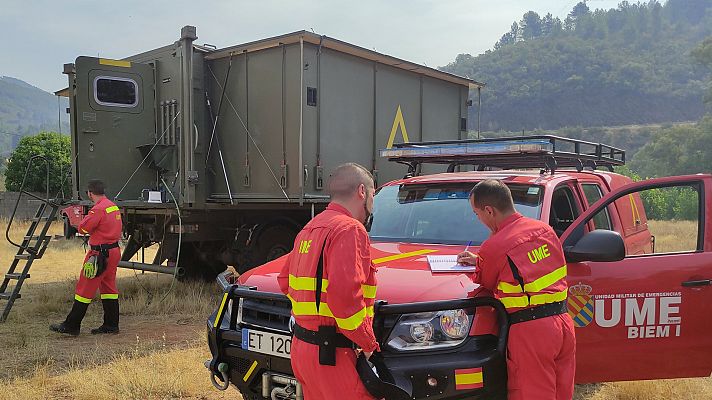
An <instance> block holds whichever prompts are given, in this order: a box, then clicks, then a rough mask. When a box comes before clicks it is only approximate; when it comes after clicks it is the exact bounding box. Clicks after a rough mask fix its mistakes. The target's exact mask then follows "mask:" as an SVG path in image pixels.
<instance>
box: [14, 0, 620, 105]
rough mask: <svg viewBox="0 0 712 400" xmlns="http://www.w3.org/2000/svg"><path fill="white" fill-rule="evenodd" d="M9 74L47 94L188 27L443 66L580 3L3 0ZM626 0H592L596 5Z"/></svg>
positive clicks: (208, 39)
mask: <svg viewBox="0 0 712 400" xmlns="http://www.w3.org/2000/svg"><path fill="white" fill-rule="evenodd" d="M0 1H1V2H2V6H1V7H0V37H2V38H3V40H2V43H1V44H0V49H1V50H2V51H0V76H3V75H5V76H11V77H14V78H18V79H22V80H24V81H26V82H27V83H30V84H32V85H35V86H37V87H39V88H41V89H43V90H46V91H50V92H53V91H56V90H58V89H62V88H64V87H66V86H67V81H66V79H67V78H66V76H64V75H62V65H63V64H65V63H70V62H74V59H75V58H76V57H77V56H80V55H85V56H100V57H105V58H116V59H120V58H124V57H127V56H130V55H132V54H136V53H139V52H143V51H147V50H150V49H153V48H157V47H160V46H164V45H167V44H170V43H173V42H174V41H176V40H177V39H178V38H179V37H180V29H181V27H182V26H184V25H194V26H196V27H197V33H198V40H197V41H196V43H198V44H204V43H208V44H212V45H215V46H217V47H218V48H221V47H228V46H233V45H236V44H240V43H246V42H250V41H253V40H259V39H264V38H267V37H271V36H277V35H281V34H284V33H288V32H294V31H298V30H303V29H304V30H313V31H314V32H315V33H317V34H320V35H327V36H330V37H333V38H336V39H339V40H343V41H346V42H350V43H353V44H355V45H358V46H362V47H365V48H369V49H375V50H376V51H378V52H381V53H385V54H388V55H392V56H395V57H399V58H403V59H406V60H408V61H412V62H416V63H419V64H425V65H427V66H430V67H439V66H443V65H446V64H448V63H449V62H451V61H453V60H454V59H455V57H456V56H457V55H458V54H461V53H469V54H472V55H477V54H480V53H482V52H484V51H486V50H488V49H491V48H492V46H493V45H494V43H495V42H496V41H497V40H499V38H500V37H501V36H502V34H504V33H505V32H507V31H508V30H509V28H510V26H511V25H512V22H514V21H515V20H516V21H518V20H520V19H521V17H522V15H523V14H524V13H525V12H527V11H530V10H531V11H536V12H537V13H539V15H541V16H544V15H545V14H546V13H549V12H550V13H552V14H553V15H555V16H558V17H560V18H561V19H562V20H563V19H564V18H565V17H566V14H568V12H569V11H570V10H571V9H572V8H573V6H574V5H575V4H576V3H577V2H578V0H381V1H377V0H358V1H354V0H351V1H341V0H329V1H327V0H300V1H294V0H292V1H289V0H282V1H278V0H260V1H254V0H202V1H195V0H193V1H186V0H123V1H107V0H92V1H89V0H65V1H57V0H0ZM619 2H620V0H588V1H587V4H588V6H589V7H590V8H591V9H596V8H605V9H608V8H614V7H616V5H617V4H618V3H619Z"/></svg>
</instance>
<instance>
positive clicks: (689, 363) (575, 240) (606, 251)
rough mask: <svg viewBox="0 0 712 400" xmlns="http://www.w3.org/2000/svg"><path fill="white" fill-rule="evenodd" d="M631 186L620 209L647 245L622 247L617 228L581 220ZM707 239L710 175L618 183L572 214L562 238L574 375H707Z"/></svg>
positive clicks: (711, 300)
mask: <svg viewBox="0 0 712 400" xmlns="http://www.w3.org/2000/svg"><path fill="white" fill-rule="evenodd" d="M636 193H637V194H639V195H640V198H641V199H642V203H637V202H636V204H638V205H633V207H632V208H631V209H629V210H627V212H631V213H633V220H635V221H637V222H636V223H637V224H639V225H640V226H639V227H638V228H639V229H641V230H649V231H650V233H651V234H652V235H653V236H652V240H653V243H652V244H653V252H652V254H639V255H635V254H627V253H631V251H630V250H628V251H627V252H626V250H625V248H626V247H627V246H624V243H623V239H622V238H621V236H620V234H619V233H618V232H614V231H605V230H595V231H589V230H588V229H586V224H587V223H588V222H589V221H590V220H591V219H594V218H600V214H599V213H605V212H606V210H608V212H616V211H621V210H617V209H616V203H618V204H620V203H621V202H620V201H618V202H616V200H625V199H626V198H633V197H631V196H630V195H631V194H633V195H634V196H635V194H636ZM630 203H633V202H632V201H631V202H630ZM640 204H642V208H643V209H640V208H641V206H640ZM646 217H647V218H646ZM681 219H682V220H681ZM616 236H618V237H617V238H616ZM709 238H712V176H710V175H690V176H680V177H668V178H659V179H653V180H648V181H642V182H637V183H632V184H629V185H626V186H623V187H621V188H619V189H618V190H615V191H613V192H611V193H609V194H607V195H606V196H605V197H603V198H602V199H601V200H599V201H598V202H596V203H595V204H593V205H592V206H591V207H590V208H589V209H588V210H587V211H586V212H585V213H583V214H582V215H581V216H580V217H579V218H577V219H576V221H574V223H573V224H572V225H571V226H570V227H569V228H568V229H567V230H566V232H564V234H563V235H562V243H563V245H564V250H565V253H566V255H567V262H568V283H569V299H568V306H569V314H570V315H571V316H572V317H573V319H574V325H575V326H576V339H577V342H578V343H577V344H578V345H577V371H576V372H577V376H576V382H577V383H585V382H604V381H619V380H639V379H659V378H677V377H694V376H709V375H710V372H711V371H712V358H710V357H709V354H710V351H712V335H710V333H709V328H708V326H709V322H708V320H707V318H709V316H710V315H712V287H710V278H712V244H711V242H710V239H709ZM616 253H617V254H616ZM577 261H578V262H577Z"/></svg>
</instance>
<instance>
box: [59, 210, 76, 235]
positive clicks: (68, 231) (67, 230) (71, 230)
mask: <svg viewBox="0 0 712 400" xmlns="http://www.w3.org/2000/svg"><path fill="white" fill-rule="evenodd" d="M62 221H63V222H64V238H65V239H74V238H75V237H76V236H77V228H75V227H73V226H72V224H70V223H69V218H68V217H67V216H66V215H64V216H62Z"/></svg>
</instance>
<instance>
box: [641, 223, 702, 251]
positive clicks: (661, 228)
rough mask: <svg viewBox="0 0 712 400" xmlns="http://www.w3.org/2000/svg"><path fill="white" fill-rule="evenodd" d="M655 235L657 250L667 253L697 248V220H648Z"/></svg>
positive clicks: (649, 227) (649, 226) (651, 231)
mask: <svg viewBox="0 0 712 400" xmlns="http://www.w3.org/2000/svg"><path fill="white" fill-rule="evenodd" d="M648 229H649V230H650V233H651V234H652V235H653V236H655V252H656V253H667V252H672V251H686V250H694V249H696V248H697V221H648Z"/></svg>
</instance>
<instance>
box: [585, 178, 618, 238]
mask: <svg viewBox="0 0 712 400" xmlns="http://www.w3.org/2000/svg"><path fill="white" fill-rule="evenodd" d="M581 188H582V189H583V194H584V196H586V202H587V203H588V205H589V206H591V205H593V203H595V202H597V201H598V200H600V199H601V197H603V192H602V191H601V187H600V186H598V184H595V183H582V184H581ZM593 223H594V226H595V229H605V230H609V231H610V230H611V217H610V215H609V214H608V208H604V209H603V210H602V212H599V213H598V214H596V216H595V217H594V218H593Z"/></svg>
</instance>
